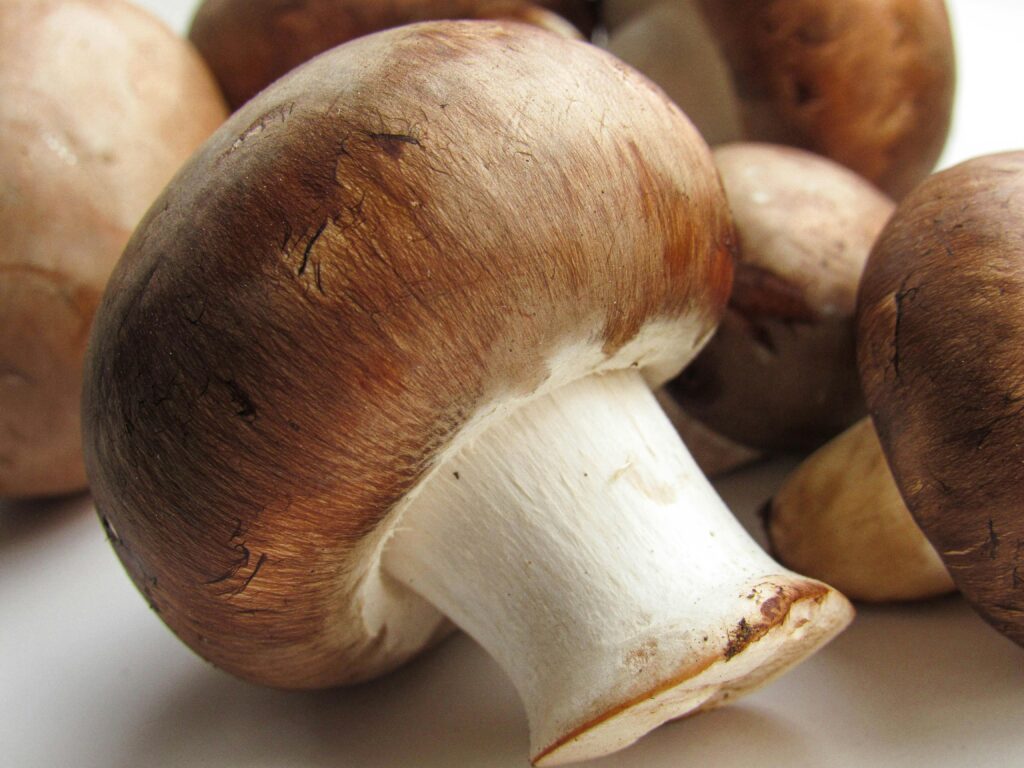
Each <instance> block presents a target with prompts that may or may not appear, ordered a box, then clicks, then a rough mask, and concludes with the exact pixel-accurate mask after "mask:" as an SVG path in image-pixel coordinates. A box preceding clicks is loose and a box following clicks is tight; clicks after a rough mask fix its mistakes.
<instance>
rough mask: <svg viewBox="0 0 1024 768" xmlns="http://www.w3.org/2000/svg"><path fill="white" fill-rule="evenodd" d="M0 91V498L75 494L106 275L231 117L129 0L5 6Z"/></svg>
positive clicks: (193, 60) (185, 48)
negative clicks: (92, 330) (170, 185)
mask: <svg viewBox="0 0 1024 768" xmlns="http://www.w3.org/2000/svg"><path fill="white" fill-rule="evenodd" d="M0 92H2V93H3V97H2V99H0V232H2V233H3V242H2V243H0V497H25V496H39V495H52V494H60V493H68V492H71V491H77V490H81V489H83V488H84V487H85V484H86V479H85V468H84V466H83V464H82V451H81V432H80V429H79V419H80V411H79V399H80V390H81V381H82V357H83V355H84V352H85V344H86V339H87V338H88V333H89V327H90V324H91V322H92V318H93V313H94V312H95V310H96V306H97V304H98V303H99V300H100V295H101V294H102V292H103V286H104V284H105V282H106V279H107V276H108V275H109V274H110V270H111V269H113V266H114V263H115V262H116V261H117V258H118V256H120V254H121V250H122V249H123V248H124V245H125V243H127V242H128V237H129V236H130V234H131V232H132V229H133V228H134V227H135V225H136V224H137V223H138V221H139V219H140V218H141V217H142V214H143V213H145V211H146V209H147V208H148V207H149V205H150V204H151V203H152V202H153V200H154V199H156V196H157V195H158V194H159V192H160V190H161V189H162V188H163V186H164V185H165V184H166V183H167V181H169V180H170V178H171V176H172V175H173V174H174V172H175V171H176V170H177V169H178V167H179V166H180V165H181V164H182V163H183V162H184V161H185V159H186V158H187V157H188V156H189V154H190V153H191V152H192V151H193V150H194V149H195V148H196V147H197V146H198V145H199V144H200V143H201V142H202V141H203V140H204V139H206V138H207V137H208V136H209V135H210V134H211V133H212V132H213V130H214V129H215V128H216V127H217V126H218V125H220V123H221V122H222V121H223V120H224V118H225V117H226V111H225V108H224V104H223V101H222V99H221V97H220V95H219V93H218V91H217V86H216V84H215V83H214V82H213V79H212V78H211V76H210V74H209V72H208V71H207V70H206V67H205V66H204V65H203V62H202V61H201V60H200V58H199V56H198V55H196V53H195V51H194V50H192V48H191V46H190V45H189V44H188V43H187V42H185V41H184V40H182V39H180V38H178V37H176V36H175V35H174V34H173V33H172V32H171V31H170V30H169V29H167V28H166V27H164V26H163V24H161V23H160V22H159V21H157V20H156V19H155V18H154V17H152V16H150V15H149V14H147V13H146V12H144V11H142V10H140V9H138V8H136V7H135V6H134V5H133V4H131V3H128V2H122V0H60V1H58V0H6V2H4V3H2V4H0Z"/></svg>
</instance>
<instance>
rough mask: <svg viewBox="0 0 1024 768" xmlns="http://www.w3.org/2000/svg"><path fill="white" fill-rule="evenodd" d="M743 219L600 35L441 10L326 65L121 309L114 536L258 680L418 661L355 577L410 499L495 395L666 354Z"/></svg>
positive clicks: (178, 607) (153, 260)
mask: <svg viewBox="0 0 1024 768" xmlns="http://www.w3.org/2000/svg"><path fill="white" fill-rule="evenodd" d="M732 237H733V234H732V229H731V221H730V218H729V215H728V210H727V206H726V203H725V198H724V194H723V192H722V189H721V186H720V182H719V180H718V177H717V174H716V173H715V171H714V166H713V163H712V160H711V156H710V152H709V151H708V149H707V147H706V145H705V144H704V143H703V142H702V141H701V140H700V138H699V136H698V135H697V134H696V132H695V131H694V130H693V129H692V126H691V125H690V124H689V123H688V121H687V120H686V119H685V117H684V116H683V115H682V113H681V112H679V110H678V109H677V108H676V107H675V106H674V105H672V104H671V103H670V102H669V101H668V100H667V99H665V98H664V96H663V94H661V92H660V91H658V90H657V89H656V88H653V87H652V86H651V85H650V84H649V83H648V82H647V81H646V80H645V79H643V78H642V77H641V76H639V75H638V74H636V73H635V72H634V71H633V70H630V69H629V68H628V67H626V66H624V65H623V64H621V63H620V62H618V61H617V60H616V59H614V57H612V56H610V55H608V54H605V53H602V52H601V51H599V50H598V49H596V48H594V47H593V46H590V45H587V44H584V43H578V42H573V41H570V40H567V39H564V38H559V37H554V36H552V35H550V34H547V33H544V32H540V31H537V30H535V29H533V28H530V27H527V26H525V25H520V24H502V23H490V22H472V23H468V22H435V23H427V24H421V25H413V26H408V27H402V28H400V29H395V30H390V31H387V32H382V33H379V34H376V35H372V36H368V37H363V38H360V39H358V40H356V41H353V42H351V43H349V44H347V45H344V46H341V47H339V48H336V49H334V50H332V51H331V52H330V53H327V54H325V55H324V56H321V57H318V58H316V59H314V60H313V61H311V62H309V63H308V64H306V65H305V66H303V67H301V68H300V69H298V70H296V71H294V72H293V73H292V74H290V75H289V76H287V77H285V78H283V79H282V80H280V81H279V82H278V83H276V84H275V85H273V86H272V87H270V88H268V89H267V90H265V91H264V92H262V93H261V94H260V95H259V96H258V97H256V98H255V99H253V100H252V101H250V102H249V103H248V104H247V105H246V106H245V107H243V108H242V109H241V110H240V111H239V112H238V113H236V114H235V115H234V116H233V117H232V118H231V119H230V120H229V122H228V123H226V124H225V125H224V126H223V127H222V128H221V130H220V131H218V132H217V133H216V134H215V135H214V137H213V138H212V139H211V140H210V141H209V142H208V143H207V144H206V145H205V146H204V148H203V149H202V150H201V152H200V153H198V154H197V156H196V157H195V158H194V159H193V160H192V162H190V163H189V164H188V165H187V166H186V168H185V169H184V170H183V172H182V173H181V174H179V176H178V177H177V178H176V180H175V182H174V183H173V184H172V185H171V186H170V187H169V188H168V190H167V191H166V192H165V194H164V195H163V196H162V198H161V199H160V200H159V201H158V202H157V203H156V204H155V205H154V207H153V208H152V209H151V210H150V212H149V214H148V215H147V217H146V218H145V220H144V222H143V223H142V225H141V226H140V227H139V229H138V230H137V232H136V234H135V236H134V237H133V239H132V241H131V243H130V244H129V246H128V248H127V250H126V252H125V255H124V258H123V259H122V260H121V262H120V263H119V265H118V268H117V270H116V271H115V273H114V276H113V278H112V281H111V288H110V290H108V292H107V294H106V296H105V298H104V302H103V304H102V306H101V308H100V311H99V315H98V319H97V323H96V327H95V329H94V333H93V337H92V346H91V348H90V356H89V359H88V365H87V376H86V383H85V395H84V404H85V432H86V456H87V466H88V468H89V474H90V479H91V481H92V483H93V491H94V495H95V498H96V503H97V507H98V509H99V510H100V513H101V515H102V516H103V517H104V519H105V521H106V524H107V527H108V530H109V532H110V535H111V538H112V540H113V542H114V544H115V548H116V550H117V552H118V554H119V555H120V556H121V558H122V560H123V561H124V563H125V565H126V566H127V568H128V570H129V572H130V573H131V575H132V577H133V579H134V580H135V582H136V584H137V585H138V586H139V588H140V589H141V590H142V591H143V592H144V593H145V594H146V595H147V597H148V599H149V601H150V603H151V605H152V606H153V607H154V609H155V610H156V611H158V612H159V613H160V615H161V617H162V618H163V619H164V620H165V621H166V622H167V623H168V624H169V625H170V626H171V627H172V628H173V629H174V630H175V631H176V632H177V633H178V634H179V636H181V637H182V639H184V640H185V641H186V642H187V643H189V644H190V645H191V646H192V647H193V648H194V649H195V650H196V651H198V652H199V653H201V654H202V655H203V656H205V657H206V658H208V659H210V660H212V661H214V662H215V663H217V664H218V665H220V666H222V667H225V668H227V669H228V670H230V671H232V672H235V673H236V674H240V675H242V676H245V677H248V678H251V679H254V680H258V681H262V682H266V683H271V684H275V685H281V686H299V687H310V686H323V685H331V684H337V683H342V682H351V681H354V680H358V679H364V678H367V677H370V676H372V675H374V674H378V673H380V672H382V671H384V670H386V669H389V668H392V667H394V666H396V665H397V664H399V663H400V662H401V661H403V660H404V658H405V656H401V657H395V656H393V655H391V656H389V655H388V653H387V651H386V647H385V646H387V645H388V644H387V643H384V642H383V640H384V638H382V637H379V636H377V637H375V636H371V635H370V634H368V633H367V630H366V626H365V624H364V623H363V620H362V617H361V613H360V610H361V608H360V605H359V604H358V600H357V599H356V597H355V595H356V590H357V587H358V584H359V582H360V580H361V579H363V578H364V577H365V576H366V570H367V568H368V567H369V565H368V564H367V561H368V559H369V557H370V553H371V552H372V551H373V548H374V547H375V546H377V544H379V543H380V542H381V541H382V538H381V537H383V536H385V535H386V534H387V532H388V530H389V525H390V522H391V519H390V518H389V515H390V513H391V512H392V511H393V510H394V509H395V508H396V505H398V504H399V503H400V502H401V501H402V499H403V498H404V497H406V496H407V495H408V494H409V493H410V492H411V491H413V489H415V488H416V487H417V485H418V484H419V483H421V482H422V481H423V480H424V479H425V478H426V477H427V475H428V473H429V471H430V470H431V468H432V467H433V466H434V465H435V464H436V463H437V462H438V461H439V460H440V459H439V457H441V456H442V454H444V453H445V452H450V451H451V450H454V447H455V446H457V445H458V444H459V441H460V439H461V438H462V436H464V435H465V434H466V428H467V426H469V425H476V426H479V425H480V424H483V423H486V422H487V420H488V419H493V418H495V417H496V416H495V414H496V413H498V412H499V411H500V409H497V410H496V404H498V403H502V402H508V401H509V399H512V400H513V401H515V402H522V401H523V400H525V399H528V398H531V397H534V396H537V395H538V394H539V393H541V392H544V391H548V390H550V388H551V387H554V386H557V385H560V384H562V383H564V382H567V381H571V380H573V379H575V378H578V377H581V376H585V375H588V374H590V373H594V372H597V371H601V370H608V369H612V368H619V367H621V368H628V367H635V368H637V369H638V370H641V371H642V372H643V373H644V375H645V376H646V377H647V378H648V380H649V381H651V382H652V383H656V382H659V381H662V380H664V379H665V378H667V377H669V376H671V375H673V374H674V373H675V372H676V371H678V369H679V368H680V367H681V366H682V365H683V364H684V363H685V362H686V360H687V359H688V358H689V357H690V356H692V355H693V354H694V353H695V351H696V349H697V348H698V347H699V345H700V344H701V343H703V341H704V339H705V338H706V337H707V336H708V335H709V334H710V333H711V331H712V330H713V328H714V326H715V323H716V321H717V319H718V317H719V316H720V313H721V311H722V310H723V308H724V305H725V301H726V297H727V295H728V290H729V285H730V281H731V274H732V260H731V257H730V253H729V249H730V247H731V242H732ZM655 336H657V338H655ZM407 655H408V654H406V656H407Z"/></svg>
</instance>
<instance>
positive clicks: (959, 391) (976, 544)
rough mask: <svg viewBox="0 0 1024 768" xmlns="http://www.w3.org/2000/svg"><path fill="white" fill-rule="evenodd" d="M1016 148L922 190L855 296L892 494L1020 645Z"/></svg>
mask: <svg viewBox="0 0 1024 768" xmlns="http://www.w3.org/2000/svg"><path fill="white" fill-rule="evenodd" d="M1022 220H1024V152H1012V153H1006V154H998V155H990V156H986V157H981V158H977V159H974V160H970V161H968V162H966V163H963V164H961V165H958V166H956V167H954V168H951V169H949V170H947V171H943V172H942V173H939V174H936V175H934V176H932V177H931V178H929V179H928V180H927V181H925V182H924V183H923V184H922V185H921V186H920V187H918V189H916V190H915V191H914V192H913V193H911V194H910V196H908V197H907V198H906V199H905V200H904V201H903V203H902V204H901V205H900V206H899V208H898V209H897V211H896V213H895V215H894V216H893V219H892V221H891V222H890V224H889V225H888V226H887V227H886V229H885V231H884V232H883V234H882V236H881V237H880V238H879V241H878V243H877V245H876V246H875V248H874V249H873V251H872V253H871V257H870V259H869V260H868V264H867V267H866V269H865V272H864V277H863V282H862V283H861V289H860V295H859V297H858V311H857V333H858V340H857V345H858V360H859V367H860V372H861V381H862V383H863V386H864V393H865V397H866V398H867V402H868V407H869V410H870V412H871V416H872V419H873V420H874V424H875V428H876V429H877V431H878V437H879V440H880V442H881V445H882V448H883V449H884V451H885V454H886V456H887V458H888V461H889V466H890V468H891V469H892V473H893V476H894V477H895V479H896V485H897V486H898V487H899V490H900V494H901V495H902V496H903V499H904V500H905V501H906V504H907V507H908V508H909V509H910V512H911V514H913V516H914V519H915V520H916V521H917V523H918V525H920V527H921V529H922V530H923V531H924V533H925V535H926V536H927V537H928V539H929V540H930V541H931V543H932V545H933V546H934V547H935V549H936V550H937V551H938V553H939V555H941V557H942V559H943V560H944V561H945V563H946V566H947V568H949V572H950V575H951V576H952V577H953V581H954V582H955V583H956V586H957V587H958V588H959V589H960V591H961V592H962V593H963V594H964V595H965V596H966V597H967V599H968V600H969V601H970V602H971V603H972V605H973V606H974V608H975V609H976V610H977V611H978V612H979V613H980V614H981V615H982V616H983V617H984V618H985V619H986V620H988V621H989V622H990V623H991V624H992V625H993V626H995V627H996V628H997V629H998V630H999V631H1001V632H1002V633H1003V634H1005V635H1006V636H1007V637H1009V638H1010V639H1011V640H1014V641H1015V642H1017V643H1018V644H1021V645H1024V471H1022V469H1024V440H1022V438H1021V435H1022V434H1024V405H1022V403H1024V361H1022V358H1021V346H1022V344H1024V229H1022V227H1021V221H1022Z"/></svg>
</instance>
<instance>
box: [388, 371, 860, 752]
mask: <svg viewBox="0 0 1024 768" xmlns="http://www.w3.org/2000/svg"><path fill="white" fill-rule="evenodd" d="M381 564H382V570H383V575H384V578H385V581H389V579H388V577H389V576H390V577H392V578H393V579H394V580H397V582H399V583H400V584H402V585H404V586H405V587H407V588H408V589H409V590H411V591H413V592H415V593H416V594H418V595H420V596H422V597H423V598H424V599H425V600H426V601H428V602H429V603H430V604H432V605H433V606H435V607H436V608H437V609H438V610H440V611H441V612H442V613H444V614H445V615H446V616H448V617H449V618H450V619H451V620H452V621H453V622H454V623H455V624H457V625H458V626H459V627H461V628H462V629H463V630H465V631H466V632H467V633H468V634H469V635H471V636H472V637H473V638H474V639H476V640H477V641H478V642H479V643H480V644H481V645H482V646H483V647H484V648H485V649H486V650H487V651H488V652H489V653H490V654H491V655H492V656H493V657H494V658H495V659H496V661H497V662H498V664H499V665H500V666H501V667H502V668H503V669H504V670H505V672H506V673H507V674H508V676H509V677H510V678H511V680H512V681H513V683H514V685H515V687H516V689H517V691H518V692H519V695H520V696H521V698H522V700H523V702H524V704H525V707H526V710H527V716H528V719H529V724H530V733H531V754H532V755H533V760H534V761H535V762H536V763H537V764H539V765H555V764H559V763H566V762H572V761H576V760H584V759H588V758H593V757H598V756H601V755H604V754H608V753H610V752H613V751H615V750H617V749H620V748H622V747H625V746H627V745H629V744H631V743H632V742H634V741H636V740H637V739H638V738H640V737H641V736H643V735H644V734H645V733H646V732H648V731H649V730H651V729H653V728H655V727H657V726H658V725H660V724H662V723H664V722H666V721H667V720H670V719H673V718H677V717H680V716H682V715H685V714H687V713H689V712H692V711H695V710H697V709H701V708H706V707H708V706H713V705H715V704H718V703H721V702H723V701H725V700H726V699H728V698H730V697H731V696H733V695H736V694H739V693H742V692H745V691H747V690H749V689H752V688H754V687H756V686H757V685H759V684H761V683H763V682H765V681H766V680H768V679H769V678H770V677H773V676H774V675H775V674H778V673H780V672H781V671H783V670H784V669H785V668H786V667H788V666H790V665H792V664H795V663H796V662H798V661H799V660H801V659H802V658H804V657H805V656H807V655H808V654H810V653H812V652H813V651H814V650H816V649H817V648H818V647H820V646H821V645H822V644H824V643H825V642H826V641H827V640H829V639H830V638H831V637H832V636H834V635H835V634H836V633H838V632H839V631H840V630H841V629H842V628H843V627H845V626H846V624H847V623H848V622H849V620H850V619H851V618H852V609H851V607H850V605H849V603H848V602H847V601H846V599H845V598H844V597H843V596H842V595H841V594H839V593H838V592H836V591H835V590H832V589H831V588H830V587H828V586H826V585H824V584H822V583H820V582H817V581H813V580H810V579H807V578H804V577H802V576H798V575H796V574H794V573H792V572H790V571H787V570H785V569H783V568H781V567H780V566H779V565H778V564H777V563H775V562H774V561H773V560H772V559H771V558H770V557H769V556H768V555H767V554H765V553H764V551H763V550H762V549H761V548H760V547H759V546H758V545H757V544H756V543H755V542H754V541H753V540H752V539H751V538H750V537H749V535H748V534H747V533H746V531H744V529H743V528H742V527H741V526H740V525H739V523H738V522H737V521H736V520H735V518H734V517H733V516H732V514H731V513H730V512H729V510H728V508H727V507H726V506H725V504H724V503H723V502H722V501H721V500H720V499H719V498H718V496H717V495H716V493H715V491H714V489H713V488H712V487H711V485H710V483H709V482H708V481H707V480H706V479H705V478H704V476H703V475H702V474H701V473H700V471H699V469H698V468H697V466H696V464H695V463H694V461H693V459H692V458H691V457H690V455H689V453H688V452H687V450H686V448H685V447H684V446H683V444H682V442H681V441H680V440H679V437H678V435H677V434H676V432H675V430H674V429H673V427H672V426H671V423H670V422H669V421H668V419H667V418H666V417H665V415H664V413H663V412H662V411H661V410H660V409H659V408H658V406H657V403H656V401H655V399H654V396H653V394H652V393H651V391H650V389H649V388H648V386H647V384H646V382H645V381H644V379H643V378H642V376H641V375H640V373H638V372H637V371H635V370H627V371H619V372H612V373H605V374H599V375H591V376H588V377H585V378H583V379H580V380H577V381H575V382H573V383H570V384H567V385H564V386H562V387H561V388H559V389H556V390H554V391H553V392H550V393H548V394H544V395H541V396H539V397H536V398H534V399H532V400H530V401H528V402H526V403H525V404H523V405H521V406H520V407H519V408H517V409H515V410H513V411H511V412H510V413H508V414H507V416H506V417H505V418H503V419H500V420H496V421H495V422H494V423H492V424H491V425H490V426H489V427H488V428H487V429H486V430H484V431H483V432H482V433H480V434H479V435H477V436H476V438H475V439H474V440H472V441H471V442H469V443H468V444H467V445H465V446H463V448H462V449H461V450H460V451H459V452H458V453H456V454H455V455H453V456H451V457H449V458H448V459H446V460H445V462H444V463H443V464H442V465H441V466H440V467H438V469H437V470H436V471H435V473H434V474H433V475H432V477H430V478H429V479H428V480H427V481H426V483H425V484H424V485H423V486H422V487H421V488H420V490H419V493H418V494H417V495H416V497H415V498H414V499H413V500H412V502H411V503H410V505H409V506H408V507H407V508H406V509H405V510H404V512H403V514H402V516H401V519H400V520H399V521H398V523H397V525H396V526H395V529H394V531H393V533H392V535H391V538H390V539H389V540H388V542H387V544H386V546H385V548H384V552H383V556H382V560H381ZM393 586H395V587H397V585H393ZM399 589H400V587H399ZM385 628H386V627H385Z"/></svg>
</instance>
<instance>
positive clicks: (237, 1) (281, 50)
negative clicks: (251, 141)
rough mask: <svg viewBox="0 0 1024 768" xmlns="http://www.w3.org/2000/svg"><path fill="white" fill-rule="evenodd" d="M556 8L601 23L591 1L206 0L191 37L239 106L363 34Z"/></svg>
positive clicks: (531, 18) (533, 18)
mask: <svg viewBox="0 0 1024 768" xmlns="http://www.w3.org/2000/svg"><path fill="white" fill-rule="evenodd" d="M551 12H553V13H557V14H560V15H561V16H562V17H564V18H565V19H568V20H569V21H571V22H572V23H573V24H575V25H576V26H577V28H579V29H580V30H581V31H583V32H584V33H589V32H590V30H591V29H592V27H593V23H594V19H593V15H594V8H593V6H591V5H590V4H589V3H587V2H586V0H533V1H532V2H531V0H205V2H204V3H203V4H202V5H201V6H200V7H199V10H198V11H197V12H196V15H195V18H194V19H193V21H192V28H191V30H190V31H189V39H191V40H192V42H193V43H194V44H195V46H196V47H197V48H198V49H199V52H200V53H201V54H202V55H203V58H205V59H206V61H207V62H208V63H209V64H210V68H211V69H212V70H213V72H214V74H215V76H216V77H217V80H218V82H219V83H220V85H221V88H222V89H223V91H224V94H225V96H226V97H227V100H228V103H229V104H230V105H231V108H232V109H237V108H238V107H240V106H241V105H242V104H244V103H245V102H247V101H248V100H249V99H251V98H252V97H253V96H255V95H256V94H257V93H258V92H259V91H261V90H262V89H263V88H265V87H266V86H268V85H269V84H270V83H272V82H274V81H275V80H276V79H277V78H279V77H281V76H282V75H284V74H285V73H287V72H290V71H291V70H293V69H295V67H297V66H299V65H300V64H302V63H303V62H305V61H309V59H311V58H313V57H314V56H316V55H317V54H320V53H323V52H324V51H326V50H328V49H330V48H333V47H334V46H336V45H341V44H342V43H345V42H348V41H349V40H354V39H355V38H357V37H362V36H363V35H368V34H371V33H373V32H379V31H381V30H385V29H391V28H393V27H398V26H401V25H403V24H412V23H415V22H421V21H433V20H442V19H472V18H476V19H496V18H506V19H516V20H520V21H524V22H530V23H538V24H542V25H543V24H546V23H549V20H548V18H547V14H549V13H551Z"/></svg>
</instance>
